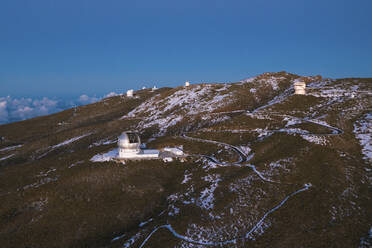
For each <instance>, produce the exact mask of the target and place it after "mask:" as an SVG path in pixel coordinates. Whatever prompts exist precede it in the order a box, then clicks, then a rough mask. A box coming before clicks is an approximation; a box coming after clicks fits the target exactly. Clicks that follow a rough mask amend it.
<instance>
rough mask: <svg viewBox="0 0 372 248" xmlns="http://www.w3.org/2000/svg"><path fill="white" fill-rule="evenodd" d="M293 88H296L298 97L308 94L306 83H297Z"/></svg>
mask: <svg viewBox="0 0 372 248" xmlns="http://www.w3.org/2000/svg"><path fill="white" fill-rule="evenodd" d="M293 87H294V90H295V94H296V95H305V94H306V83H305V82H295V83H294V85H293Z"/></svg>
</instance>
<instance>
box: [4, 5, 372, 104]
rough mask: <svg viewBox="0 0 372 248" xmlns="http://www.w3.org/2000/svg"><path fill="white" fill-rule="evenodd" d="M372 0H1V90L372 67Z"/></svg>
mask: <svg viewBox="0 0 372 248" xmlns="http://www.w3.org/2000/svg"><path fill="white" fill-rule="evenodd" d="M371 9H372V1H370V0H355V1H351V0H350V1H346V0H338V1H333V0H329V1H326V0H323V1H318V0H312V1H308V0H282V1H278V0H266V1H265V0H241V1H234V0H229V1H221V0H213V1H212V0H187V1H181V0H172V1H171V0H157V1H154V0H152V1H149V0H142V1H141V0H138V1H137V0H136V1H127V0H105V1H103V0H86V1H85V0H84V1H83V0H63V1H60V0H58V1H57V0H55V1H51V0H32V1H30V0H1V1H0V97H1V96H7V95H11V96H16V97H22V96H33V97H34V96H39V97H41V96H49V97H54V96H58V97H60V96H67V95H69V96H71V95H74V96H79V95H81V94H88V95H95V94H96V95H103V94H106V93H108V92H111V91H115V92H123V91H125V90H127V89H130V88H134V89H139V88H141V87H142V86H148V87H151V86H153V85H154V84H156V85H157V86H158V87H161V86H176V85H180V84H183V82H184V81H191V82H227V81H228V82H232V81H238V80H240V79H243V78H246V77H249V76H253V75H257V74H260V73H263V72H267V71H281V70H286V71H289V72H292V73H297V74H303V75H317V74H321V75H323V76H327V77H336V78H339V77H372V59H371V58H372V15H371V14H370V13H371Z"/></svg>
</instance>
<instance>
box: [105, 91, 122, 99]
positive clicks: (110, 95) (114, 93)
mask: <svg viewBox="0 0 372 248" xmlns="http://www.w3.org/2000/svg"><path fill="white" fill-rule="evenodd" d="M117 95H119V94H118V93H116V92H110V93H108V94H106V95H104V96H103V98H108V97H113V96H117Z"/></svg>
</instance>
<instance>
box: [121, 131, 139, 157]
mask: <svg viewBox="0 0 372 248" xmlns="http://www.w3.org/2000/svg"><path fill="white" fill-rule="evenodd" d="M118 146H119V157H126V156H128V155H129V154H138V153H140V152H141V148H140V146H141V139H140V137H139V136H138V134H137V133H136V132H132V131H127V132H123V133H122V134H121V135H120V136H119V138H118Z"/></svg>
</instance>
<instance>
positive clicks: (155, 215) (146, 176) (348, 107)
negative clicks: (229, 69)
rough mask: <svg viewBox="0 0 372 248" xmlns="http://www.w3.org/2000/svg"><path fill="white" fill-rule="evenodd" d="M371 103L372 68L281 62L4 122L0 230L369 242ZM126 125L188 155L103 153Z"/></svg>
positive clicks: (73, 240)
mask: <svg viewBox="0 0 372 248" xmlns="http://www.w3.org/2000/svg"><path fill="white" fill-rule="evenodd" d="M299 80H301V81H305V82H306V83H307V94H306V95H294V94H293V83H294V82H296V81H299ZM371 109H372V79H355V78H346V79H324V78H322V77H321V76H314V77H302V76H299V75H295V74H290V73H287V72H277V73H264V74H261V75H258V76H256V77H253V78H249V79H245V80H242V81H240V82H236V83H223V84H198V85H193V84H192V85H190V86H189V87H185V86H179V87H176V88H160V89H157V90H154V91H152V90H151V89H145V90H139V91H135V96H134V97H126V96H124V95H121V96H114V97H110V98H106V99H103V100H101V101H99V102H97V103H93V104H89V105H85V106H79V107H76V108H73V109H68V110H65V111H62V112H59V113H56V114H53V115H49V116H43V117H37V118H34V119H31V120H25V121H22V122H16V123H11V124H5V125H0V136H1V137H2V139H1V143H0V197H1V198H2V202H3V204H2V206H1V207H0V216H1V218H0V242H1V243H2V244H4V245H5V247H26V246H28V247H51V246H53V247H86V246H89V247H204V246H212V247H213V246H222V247H246V246H252V247H267V246H273V247H299V246H310V247H324V245H325V244H332V245H333V246H335V247H353V246H358V247H368V246H370V245H371V244H372V243H371V242H372V241H371V239H372V237H371V236H372V234H370V229H371V223H372V216H371V214H370V211H369V210H370V207H369V206H370V205H371V204H372V199H371V194H370V192H371V190H372V188H371V185H372V168H371V158H372V155H371V154H372V149H371V146H372V145H371V140H372V132H371V130H372V128H371V127H372V118H371V115H372V112H371ZM125 130H137V131H139V132H140V134H141V138H142V139H143V140H144V142H145V143H146V145H147V146H148V147H150V148H157V149H161V148H164V147H167V146H182V147H183V149H184V151H185V152H186V153H187V154H188V155H189V156H188V159H187V161H186V162H181V161H178V160H175V161H173V162H170V163H165V162H163V161H161V160H160V161H158V160H153V161H127V162H126V163H125V164H120V163H116V162H114V161H110V160H107V161H104V162H93V161H92V158H93V157H94V156H95V155H97V154H105V153H109V152H110V151H114V150H115V149H116V138H117V136H118V135H119V134H120V133H121V132H122V131H125ZM57 230H58V231H57ZM227 241H229V242H227Z"/></svg>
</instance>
